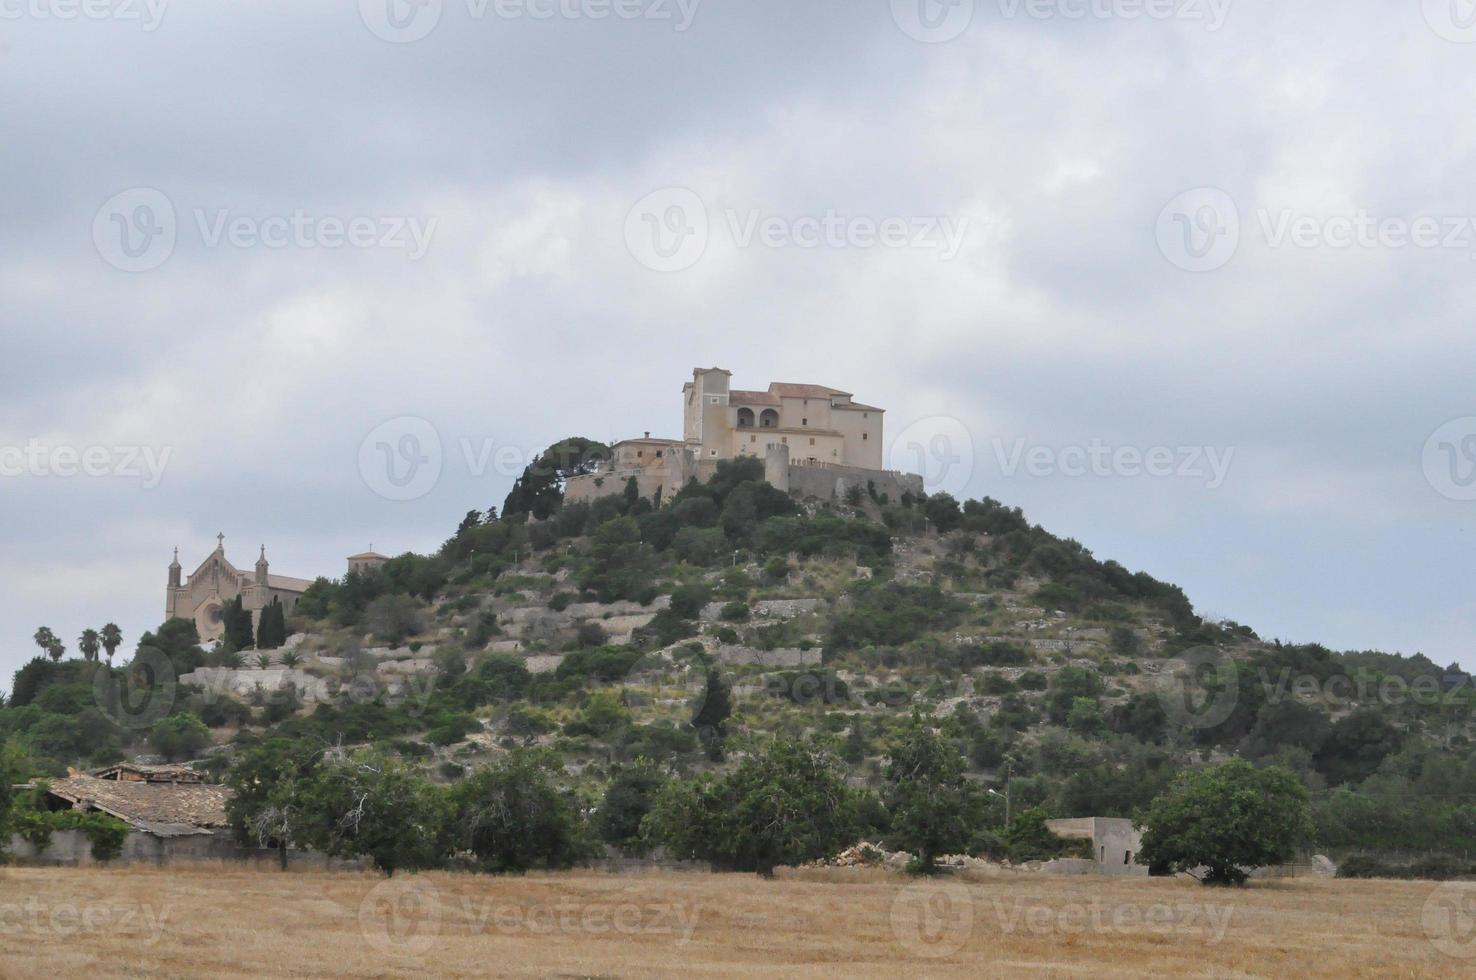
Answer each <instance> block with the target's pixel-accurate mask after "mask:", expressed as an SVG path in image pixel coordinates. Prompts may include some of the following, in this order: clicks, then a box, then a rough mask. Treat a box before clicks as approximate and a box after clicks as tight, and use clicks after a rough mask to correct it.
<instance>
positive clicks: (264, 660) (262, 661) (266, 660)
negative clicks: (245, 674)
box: [256, 653, 272, 670]
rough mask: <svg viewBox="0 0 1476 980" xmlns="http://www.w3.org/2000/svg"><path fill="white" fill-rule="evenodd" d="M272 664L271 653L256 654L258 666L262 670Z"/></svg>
mask: <svg viewBox="0 0 1476 980" xmlns="http://www.w3.org/2000/svg"><path fill="white" fill-rule="evenodd" d="M271 665H272V655H271V654H270V653H258V654H257V655H256V666H258V667H260V668H261V669H262V670H266V669H267V668H268V667H270V666H271Z"/></svg>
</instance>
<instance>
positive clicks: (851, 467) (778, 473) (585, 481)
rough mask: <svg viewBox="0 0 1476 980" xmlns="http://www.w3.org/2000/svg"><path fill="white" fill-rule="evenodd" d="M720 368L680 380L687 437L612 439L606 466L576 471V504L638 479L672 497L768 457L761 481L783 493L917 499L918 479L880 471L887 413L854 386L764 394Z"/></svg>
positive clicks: (780, 388) (646, 489)
mask: <svg viewBox="0 0 1476 980" xmlns="http://www.w3.org/2000/svg"><path fill="white" fill-rule="evenodd" d="M731 377H732V373H731V372H729V371H725V370H723V369H722V368H697V369H695V370H693V372H692V380H691V381H688V382H687V383H686V384H684V385H683V386H682V438H681V439H653V438H651V434H650V433H649V432H648V433H646V434H645V436H644V437H642V438H640V439H626V440H624V441H622V442H618V443H616V444H615V446H614V449H613V458H612V459H611V461H610V462H609V464H608V465H605V466H603V467H601V468H600V469H599V470H597V471H596V472H594V473H590V474H586V475H583V476H576V477H572V478H571V479H570V480H569V481H568V484H567V486H566V487H565V495H566V496H567V498H568V499H570V500H576V501H577V500H586V501H587V500H594V499H596V498H599V497H605V496H611V495H614V494H619V493H623V492H624V491H625V487H626V484H627V483H628V482H629V481H630V480H631V479H632V478H634V479H635V481H636V486H637V488H638V489H639V491H640V494H641V496H643V497H647V498H655V497H658V496H659V498H660V499H661V500H670V499H671V498H672V497H673V496H674V495H675V494H676V493H677V491H679V490H680V489H681V488H682V487H684V486H686V484H687V483H688V482H689V481H690V480H693V479H695V480H697V481H699V482H705V481H706V480H707V479H708V478H709V477H711V476H712V474H713V473H714V472H715V470H716V469H717V464H718V463H719V462H720V461H722V460H725V459H735V458H740V457H751V458H754V459H759V460H762V461H763V463H764V478H765V479H766V480H768V482H769V483H771V484H773V485H774V486H775V487H777V488H778V489H780V490H783V491H785V492H786V493H791V492H792V493H797V494H799V495H800V496H807V497H818V498H820V499H825V500H829V499H835V498H839V497H841V496H842V495H843V494H844V493H845V492H846V491H847V490H848V489H849V488H850V487H852V486H860V487H861V488H863V489H867V488H868V486H870V487H872V488H874V489H875V490H876V492H877V493H885V494H887V495H889V496H890V497H892V498H893V499H896V498H897V497H900V496H901V495H902V494H903V493H907V492H911V493H913V494H917V495H921V494H922V492H923V482H922V477H920V476H915V475H912V474H904V473H898V472H895V471H892V470H886V469H883V466H884V463H883V458H884V449H883V441H882V440H883V431H884V430H883V419H884V416H885V414H886V410H885V409H882V408H878V407H876V406H875V405H866V404H862V403H861V402H858V401H856V400H855V399H854V398H853V397H852V395H851V393H850V392H848V391H841V390H840V389H838V388H828V387H826V386H825V385H817V384H788V383H780V382H776V383H774V384H771V385H769V387H768V390H766V391H745V390H743V389H739V388H733V387H732V386H731V384H730V383H729V381H730V378H731Z"/></svg>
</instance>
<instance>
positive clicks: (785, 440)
mask: <svg viewBox="0 0 1476 980" xmlns="http://www.w3.org/2000/svg"><path fill="white" fill-rule="evenodd" d="M779 442H780V443H782V444H783V445H786V446H787V445H789V436H780V437H779Z"/></svg>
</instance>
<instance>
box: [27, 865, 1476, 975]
mask: <svg viewBox="0 0 1476 980" xmlns="http://www.w3.org/2000/svg"><path fill="white" fill-rule="evenodd" d="M800 974H820V975H830V976H844V977H855V976H884V977H889V978H893V980H895V978H899V977H903V976H908V977H911V976H987V977H1017V976H1018V977H1025V976H1029V977H1038V976H1056V977H1080V976H1096V977H1160V976H1189V977H1299V978H1305V977H1338V978H1343V977H1380V978H1384V977H1469V976H1473V975H1476V885H1473V884H1465V885H1444V886H1440V885H1436V884H1433V883H1419V882H1364V881H1333V880H1325V879H1295V880H1282V881H1267V882H1258V883H1254V884H1252V885H1251V886H1250V887H1247V888H1244V889H1237V890H1223V889H1210V888H1205V887H1203V886H1200V885H1198V884H1196V883H1194V882H1192V881H1185V880H1166V879H1152V880H1149V879H1131V880H1114V879H1109V878H1045V877H1037V876H1029V875H1024V874H1021V875H1016V876H1009V877H991V878H987V879H982V880H971V881H960V880H957V879H946V880H941V881H938V882H923V883H916V882H913V881H911V880H909V879H903V878H897V877H893V876H890V875H887V874H885V873H883V872H880V871H872V870H839V869H837V870H828V871H821V870H816V871H793V872H788V873H782V874H781V876H780V877H779V878H778V879H777V880H773V881H762V880H760V879H758V878H756V877H753V876H746V875H707V874H681V873H654V872H653V873H648V874H646V873H643V874H626V875H609V874H600V873H590V872H581V873H570V874H540V875H529V876H527V877H522V878H493V877H485V876H473V875H455V874H443V873H437V874H429V875H397V876H396V877H394V878H393V879H385V878H382V877H380V876H378V875H373V874H368V873H363V874H360V873H328V872H322V873H319V872H298V871H292V872H288V873H286V874H283V873H280V872H276V871H267V870H248V869H242V868H239V867H232V866H193V867H187V868H186V867H176V868H169V869H157V868H149V869H140V868H137V867H129V868H113V869H40V868H35V869H30V868H5V869H0V976H5V977H76V976H89V977H98V976H111V977H144V976H150V977H152V976H161V977H194V976H211V977H215V976H220V977H263V976H271V977H310V976H312V977H316V976H330V975H333V976H351V977H400V976H514V977H548V976H560V977H643V976H652V975H655V976H681V977H691V976H739V975H741V976H795V975H800Z"/></svg>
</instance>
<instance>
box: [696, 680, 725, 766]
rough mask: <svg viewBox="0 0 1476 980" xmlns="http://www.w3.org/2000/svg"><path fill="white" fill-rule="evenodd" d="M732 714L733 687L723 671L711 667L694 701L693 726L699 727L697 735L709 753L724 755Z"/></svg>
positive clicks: (717, 755) (718, 755)
mask: <svg viewBox="0 0 1476 980" xmlns="http://www.w3.org/2000/svg"><path fill="white" fill-rule="evenodd" d="M732 714H733V687H732V685H731V684H729V683H728V681H727V679H726V678H724V677H723V674H722V671H720V670H718V669H717V668H716V667H710V668H708V671H707V682H706V684H704V685H703V688H702V695H701V696H700V697H698V698H697V699H696V700H694V701H693V703H692V727H693V728H695V729H697V737H698V738H700V739H701V740H702V743H703V744H704V745H706V746H707V750H708V754H709V755H713V756H716V757H719V758H720V757H721V756H722V745H723V739H724V737H725V736H726V735H727V727H726V722H727V720H728V719H729V718H730V717H731V716H732Z"/></svg>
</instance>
